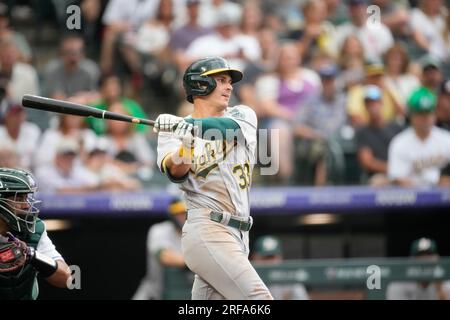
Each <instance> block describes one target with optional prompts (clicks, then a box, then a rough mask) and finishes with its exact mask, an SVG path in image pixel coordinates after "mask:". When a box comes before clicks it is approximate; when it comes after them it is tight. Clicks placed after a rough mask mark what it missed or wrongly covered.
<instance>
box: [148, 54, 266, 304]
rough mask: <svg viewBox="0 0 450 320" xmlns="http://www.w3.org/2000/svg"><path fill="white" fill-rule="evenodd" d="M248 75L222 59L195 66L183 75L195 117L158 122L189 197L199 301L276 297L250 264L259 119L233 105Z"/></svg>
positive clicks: (165, 151)
mask: <svg viewBox="0 0 450 320" xmlns="http://www.w3.org/2000/svg"><path fill="white" fill-rule="evenodd" d="M242 76H243V75H242V72H240V71H238V70H234V69H231V68H230V67H229V65H228V63H227V61H226V60H225V59H223V58H221V57H210V58H204V59H200V60H198V61H195V62H194V63H192V64H191V65H190V66H189V67H188V68H187V69H186V71H185V73H184V76H183V85H184V89H185V91H186V95H187V100H188V101H189V102H190V103H193V104H194V111H193V113H192V114H191V115H190V116H188V117H186V118H180V117H176V116H174V115H170V114H162V115H160V116H159V117H158V118H157V119H156V120H155V126H154V130H155V131H157V132H159V134H158V166H159V168H160V170H161V171H162V172H163V173H164V174H166V175H167V176H168V178H169V179H170V180H171V181H172V182H174V183H179V184H180V188H181V190H183V191H184V192H185V194H186V203H187V208H188V211H187V221H186V223H185V224H184V226H183V230H182V240H181V245H182V251H183V255H184V258H185V262H186V265H187V266H188V267H189V268H190V269H191V270H192V271H193V272H194V273H195V280H194V284H193V288H192V299H195V300H206V299H208V300H210V299H236V300H244V299H273V298H272V295H271V294H270V292H269V290H268V289H267V287H266V285H265V284H264V283H263V282H262V280H261V278H260V277H259V275H258V274H257V272H256V271H255V269H254V268H253V266H252V265H251V263H250V262H249V260H248V254H249V236H248V233H249V230H250V228H251V227H252V223H253V220H252V218H251V217H250V212H249V211H250V203H249V194H250V185H251V173H252V169H253V164H254V163H255V158H256V142H257V141H256V128H257V119H256V114H255V112H254V111H253V110H252V109H250V108H249V107H247V106H244V105H238V106H235V107H233V108H229V107H228V102H229V99H230V96H231V92H232V90H233V87H232V84H233V83H235V82H237V81H239V80H241V79H242ZM211 131H214V132H218V133H220V134H215V135H214V137H211V136H210V135H209V134H208V133H210V132H211ZM230 132H231V133H232V135H230ZM230 136H233V137H234V138H230ZM236 137H237V138H236ZM238 138H242V139H238Z"/></svg>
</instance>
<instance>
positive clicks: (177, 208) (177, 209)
mask: <svg viewBox="0 0 450 320" xmlns="http://www.w3.org/2000/svg"><path fill="white" fill-rule="evenodd" d="M186 210H187V209H186V204H185V203H184V201H183V200H181V199H179V198H175V199H173V200H172V201H171V202H170V204H169V207H168V208H167V214H168V215H169V218H170V220H171V221H172V222H173V223H174V224H175V226H176V227H177V228H179V229H181V228H183V224H182V223H181V221H180V219H178V218H177V216H181V215H183V216H184V217H186ZM181 220H182V219H181Z"/></svg>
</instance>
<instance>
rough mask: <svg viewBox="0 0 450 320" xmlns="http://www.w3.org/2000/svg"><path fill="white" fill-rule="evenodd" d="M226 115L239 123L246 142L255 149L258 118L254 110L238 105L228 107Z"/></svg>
mask: <svg viewBox="0 0 450 320" xmlns="http://www.w3.org/2000/svg"><path fill="white" fill-rule="evenodd" d="M226 117H227V118H230V119H232V120H234V121H236V122H237V123H238V124H239V127H240V128H241V131H242V134H243V135H244V138H245V140H246V142H247V144H248V145H249V146H250V147H251V148H255V149H256V130H257V127H258V119H257V117H256V113H255V111H253V109H251V108H250V107H247V106H244V105H238V106H235V107H234V108H230V110H229V112H228V113H227V115H226Z"/></svg>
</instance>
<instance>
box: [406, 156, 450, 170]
mask: <svg viewBox="0 0 450 320" xmlns="http://www.w3.org/2000/svg"><path fill="white" fill-rule="evenodd" d="M446 163H447V158H445V157H444V156H442V155H437V156H431V157H428V158H423V159H418V160H415V161H414V163H413V168H414V172H416V173H420V172H421V171H423V170H425V169H427V168H433V167H442V166H444V165H445V164H446Z"/></svg>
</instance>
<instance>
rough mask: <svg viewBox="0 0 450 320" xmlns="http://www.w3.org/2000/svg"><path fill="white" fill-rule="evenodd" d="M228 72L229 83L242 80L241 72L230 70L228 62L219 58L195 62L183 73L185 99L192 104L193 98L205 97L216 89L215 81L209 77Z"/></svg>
mask: <svg viewBox="0 0 450 320" xmlns="http://www.w3.org/2000/svg"><path fill="white" fill-rule="evenodd" d="M221 72H228V74H229V75H230V77H231V83H235V82H238V81H240V80H241V79H242V77H243V74H242V72H241V71H239V70H236V69H231V68H230V66H229V65H228V62H227V61H226V60H225V59H224V58H221V57H208V58H203V59H200V60H197V61H195V62H194V63H192V64H191V65H190V66H189V67H188V68H187V69H186V71H185V73H184V76H183V87H184V90H185V91H186V99H187V101H189V102H190V103H193V102H194V99H193V96H207V95H208V94H210V93H211V92H213V90H214V89H215V88H216V85H217V84H216V81H215V80H214V78H213V77H211V75H213V74H217V73H221Z"/></svg>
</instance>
